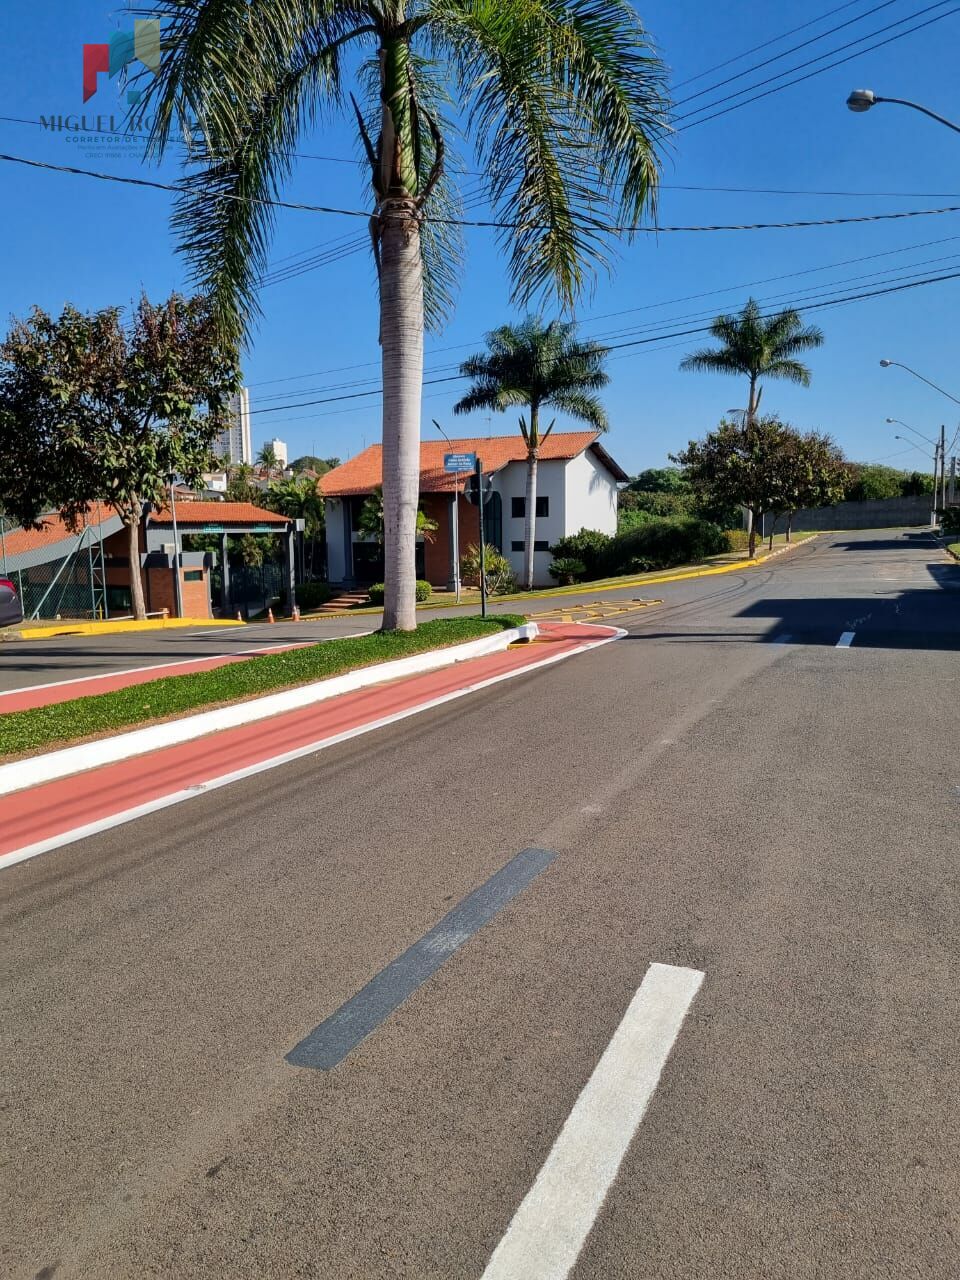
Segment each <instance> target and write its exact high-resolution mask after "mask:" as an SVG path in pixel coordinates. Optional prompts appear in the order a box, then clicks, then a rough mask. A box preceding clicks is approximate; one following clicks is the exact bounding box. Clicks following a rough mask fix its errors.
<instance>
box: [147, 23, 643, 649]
mask: <svg viewBox="0 0 960 1280" xmlns="http://www.w3.org/2000/svg"><path fill="white" fill-rule="evenodd" d="M151 12H152V14H154V15H155V16H156V17H159V18H160V19H161V20H167V21H165V23H164V46H165V47H164V56H163V61H162V65H161V67H160V70H159V72H158V73H157V74H156V75H155V76H154V75H148V76H145V77H144V79H143V90H144V92H143V96H142V98H141V99H140V102H139V104H138V106H137V108H136V111H135V112H134V116H133V118H132V120H131V125H132V126H133V127H137V126H138V125H139V126H147V125H149V127H150V128H151V142H150V144H149V150H150V151H151V153H152V154H154V155H157V156H159V155H162V154H163V153H165V151H166V149H167V147H168V145H173V144H174V142H175V134H176V133H177V131H178V126H179V125H181V124H182V125H183V126H184V128H185V129H188V130H189V132H190V136H191V138H192V139H193V140H195V145H194V146H192V147H191V148H190V150H189V151H188V153H187V155H186V157H185V161H184V163H185V165H186V166H188V170H187V174H186V177H185V180H184V183H183V189H182V193H181V194H180V196H179V198H178V201H177V207H176V211H175V214H174V225H175V227H176V229H177V231H178V233H179V236H180V244H181V247H182V248H183V249H184V250H185V251H186V252H187V254H188V255H189V257H190V259H191V261H192V264H193V267H194V270H195V277H196V279H197V281H198V283H199V284H200V285H201V286H202V287H203V288H204V289H205V290H207V291H209V293H210V295H211V297H212V299H213V302H214V306H215V308H216V314H217V316H218V317H219V319H220V321H221V322H222V324H223V325H224V327H225V329H226V331H227V332H228V333H230V334H231V335H233V336H234V337H239V336H240V335H241V334H242V333H244V332H245V331H246V330H247V329H248V327H249V324H250V321H251V319H252V317H253V316H254V315H255V314H256V311H257V304H256V294H257V289H258V285H259V282H260V280H261V278H262V275H263V272H264V270H265V268H266V266H267V260H268V252H269V245H270V238H271V232H272V229H273V223H274V218H275V213H276V209H275V206H274V204H273V203H271V202H272V201H273V200H274V198H275V197H276V195H277V193H278V190H279V188H280V186H281V184H282V182H283V181H284V180H285V179H286V178H287V177H288V175H289V173H290V171H291V169H292V168H293V164H294V158H295V157H296V155H297V152H298V151H299V150H300V149H302V147H301V139H302V138H303V136H304V134H306V133H309V132H310V131H312V130H313V129H314V127H315V123H316V121H317V119H318V118H320V119H327V118H329V117H330V116H331V115H333V114H336V113H337V112H338V111H340V110H346V111H347V112H350V111H351V110H352V111H353V113H354V115H355V116H356V120H357V128H358V132H359V135H360V140H361V143H362V146H363V153H364V156H365V168H366V173H367V177H368V179H369V182H370V204H371V212H372V216H371V219H370V229H371V233H372V244H373V251H374V256H375V261H376V266H377V274H378V279H379V295H380V325H379V331H380V337H381V345H382V366H383V480H384V505H385V512H386V548H385V563H386V600H385V606H384V627H385V629H387V630H393V629H398V628H399V629H401V630H412V629H413V628H414V627H415V626H416V613H415V598H414V593H415V586H414V582H415V540H416V510H417V495H418V468H419V430H420V408H421V387H422V378H423V331H424V325H425V324H428V325H430V326H431V327H434V326H437V325H438V324H439V323H441V322H442V320H443V318H444V315H445V313H446V311H447V309H448V307H449V304H450V299H451V296H452V291H453V288H454V286H455V285H456V283H457V281H458V279H459V277H460V269H459V255H458V236H457V230H456V228H457V218H458V217H459V216H460V211H461V205H460V203H459V200H458V198H457V193H456V188H455V183H454V182H453V181H452V175H454V174H456V173H457V171H458V166H457V164H456V163H455V162H452V161H451V159H450V158H449V155H448V152H449V149H450V148H449V143H450V141H451V140H452V139H453V138H455V137H456V136H458V135H459V134H461V133H462V132H466V134H467V135H468V136H470V137H471V138H472V140H473V141H474V142H475V144H476V152H477V156H478V167H479V168H480V169H481V170H482V172H483V174H484V177H485V179H486V186H487V189H488V192H489V196H490V200H491V203H492V205H493V208H494V211H495V213H496V214H497V215H498V216H499V218H500V220H501V222H502V223H503V226H502V227H501V230H500V238H501V242H502V243H503V244H504V245H505V247H506V248H507V250H508V253H509V268H510V274H511V276H512V279H513V285H514V295H515V297H516V298H517V299H519V300H521V301H522V300H526V299H528V298H529V297H531V296H534V295H539V294H542V293H544V292H552V293H555V294H556V295H557V296H559V298H560V300H561V302H562V303H563V304H564V305H566V306H571V305H572V304H573V303H574V302H575V300H576V299H577V298H578V297H579V296H580V295H581V294H582V292H583V290H584V287H585V286H588V285H589V284H590V283H591V280H592V278H593V274H594V269H595V266H596V264H597V263H598V262H599V263H602V262H603V254H604V251H605V248H606V246H607V245H609V244H610V243H612V239H611V234H610V233H609V232H608V231H607V230H605V229H604V228H605V225H609V224H610V223H614V224H617V225H624V224H626V225H633V224H636V223H638V222H639V221H640V219H641V217H642V216H643V214H644V213H645V212H646V211H647V210H648V209H649V208H650V207H651V205H652V203H653V200H654V195H655V191H656V187H657V183H658V180H659V149H660V146H661V143H662V141H663V140H664V138H665V136H666V133H667V129H668V102H667V97H666V77H665V68H664V66H663V64H662V62H661V61H660V59H659V57H658V56H657V54H656V52H655V51H654V49H653V46H652V44H651V42H650V40H649V37H648V36H647V33H646V32H645V30H644V28H643V26H642V24H641V21H640V18H639V16H638V15H637V13H636V10H635V9H634V8H633V7H632V5H629V4H626V3H624V2H623V0H498V2H497V3H490V2H489V0H410V2H409V3H404V0H395V2H391V3H388V4H385V3H383V2H382V0H325V3H323V4H318V3H316V2H315V0H155V2H154V4H153V5H152V7H151ZM358 67H359V68H360V74H359V76H358V85H359V89H360V92H361V96H362V98H363V103H362V104H361V103H359V102H357V101H356V99H355V98H354V97H353V95H352V94H350V95H349V99H350V100H349V102H348V101H347V98H348V95H347V93H346V88H345V80H346V77H347V75H348V74H349V73H351V72H353V71H354V70H355V69H356V68H358ZM449 116H453V117H455V123H451V121H450V120H449V119H448V118H447V117H449ZM198 160H199V162H200V163H199V167H198V164H197V162H198Z"/></svg>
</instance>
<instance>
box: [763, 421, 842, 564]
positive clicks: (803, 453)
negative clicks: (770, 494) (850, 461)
mask: <svg viewBox="0 0 960 1280" xmlns="http://www.w3.org/2000/svg"><path fill="white" fill-rule="evenodd" d="M777 474H778V491H777V494H776V497H775V498H774V500H773V502H774V505H773V507H772V508H771V509H772V511H773V513H774V520H773V523H772V524H771V526H770V545H771V546H773V534H774V528H775V526H776V517H777V516H778V515H786V517H787V529H786V534H787V542H789V541H790V534H791V526H792V523H793V515H794V512H796V511H799V510H801V509H802V508H804V507H825V506H830V505H831V504H832V503H834V502H840V501H842V500H843V496H844V493H845V491H846V486H847V463H846V462H845V461H844V457H843V453H842V451H841V450H840V448H839V446H838V445H836V444H835V443H834V442H833V440H831V439H830V437H829V436H827V435H823V434H821V433H820V432H818V431H810V432H808V433H807V434H805V435H801V434H800V433H799V432H796V431H793V430H791V429H789V428H787V429H786V430H785V434H784V437H783V442H782V452H781V455H780V458H779V460H778V466H777Z"/></svg>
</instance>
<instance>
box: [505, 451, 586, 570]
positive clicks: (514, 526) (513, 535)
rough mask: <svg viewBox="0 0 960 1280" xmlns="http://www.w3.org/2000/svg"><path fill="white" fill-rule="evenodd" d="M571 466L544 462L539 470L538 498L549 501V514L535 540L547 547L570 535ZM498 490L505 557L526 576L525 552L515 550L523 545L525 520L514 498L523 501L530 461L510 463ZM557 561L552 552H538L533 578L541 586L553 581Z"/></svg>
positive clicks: (541, 519)
mask: <svg viewBox="0 0 960 1280" xmlns="http://www.w3.org/2000/svg"><path fill="white" fill-rule="evenodd" d="M568 465H569V464H568V463H566V462H563V461H561V460H554V459H548V460H547V461H545V462H544V461H541V462H540V464H539V466H538V467H537V497H538V498H546V499H547V503H548V510H549V515H546V516H538V517H537V524H536V532H535V534H534V539H535V541H536V542H545V543H546V544H547V546H550V544H551V543H554V542H556V541H557V539H558V538H562V537H563V535H564V533H565V532H566V482H565V476H564V473H565V471H566V468H567V466H568ZM493 487H494V489H495V490H496V491H497V492H498V493H499V494H500V498H501V501H502V503H503V554H504V555H505V556H506V558H507V559H508V560H509V561H510V567H511V568H512V569H513V572H514V573H515V574H516V575H517V578H522V577H523V550H522V548H521V549H519V550H514V543H522V542H523V529H524V520H523V519H522V518H521V517H519V516H517V517H514V515H513V513H512V511H513V499H514V498H522V497H524V496H525V494H526V489H527V464H526V462H510V463H508V464H507V465H506V466H505V467H504V468H503V469H502V470H501V471H498V472H497V473H496V475H495V476H494V481H493ZM552 561H553V556H552V555H551V554H550V552H549V551H536V552H534V557H533V578H534V583H535V584H536V585H537V586H549V585H550V583H551V581H552V579H551V577H550V575H549V573H548V572H547V569H548V567H549V566H550V564H551V562H552Z"/></svg>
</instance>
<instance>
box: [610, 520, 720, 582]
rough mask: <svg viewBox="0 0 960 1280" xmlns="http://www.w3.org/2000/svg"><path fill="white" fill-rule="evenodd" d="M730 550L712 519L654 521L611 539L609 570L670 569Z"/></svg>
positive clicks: (615, 571)
mask: <svg viewBox="0 0 960 1280" xmlns="http://www.w3.org/2000/svg"><path fill="white" fill-rule="evenodd" d="M726 550H727V541H726V538H725V537H724V534H723V531H722V530H721V529H720V528H719V526H718V525H715V524H711V523H710V521H709V520H695V519H687V520H654V521H651V522H650V523H649V524H645V525H641V526H640V527H639V528H637V529H631V530H628V531H627V532H626V533H618V534H617V536H616V537H615V538H613V539H612V540H611V544H610V548H609V552H608V558H607V564H606V571H607V573H609V574H611V575H613V574H621V573H642V572H645V571H646V570H647V569H669V568H671V567H672V566H673V565H676V564H685V563H687V562H688V561H691V560H704V559H706V557H707V556H716V555H720V554H721V553H722V552H724V551H726ZM641 566H642V567H641Z"/></svg>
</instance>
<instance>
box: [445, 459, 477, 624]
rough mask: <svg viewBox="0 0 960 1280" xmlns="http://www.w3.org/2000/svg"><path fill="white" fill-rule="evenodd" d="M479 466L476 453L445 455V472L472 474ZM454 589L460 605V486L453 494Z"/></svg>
mask: <svg viewBox="0 0 960 1280" xmlns="http://www.w3.org/2000/svg"><path fill="white" fill-rule="evenodd" d="M476 465H477V455H476V454H475V453H445V454H444V455H443V469H444V471H452V472H454V474H460V473H463V472H470V471H472V470H473V469H474V467H475V466H476ZM453 588H454V591H455V592H456V594H457V604H459V603H460V486H459V484H458V485H457V487H456V489H455V490H454V492H453Z"/></svg>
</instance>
